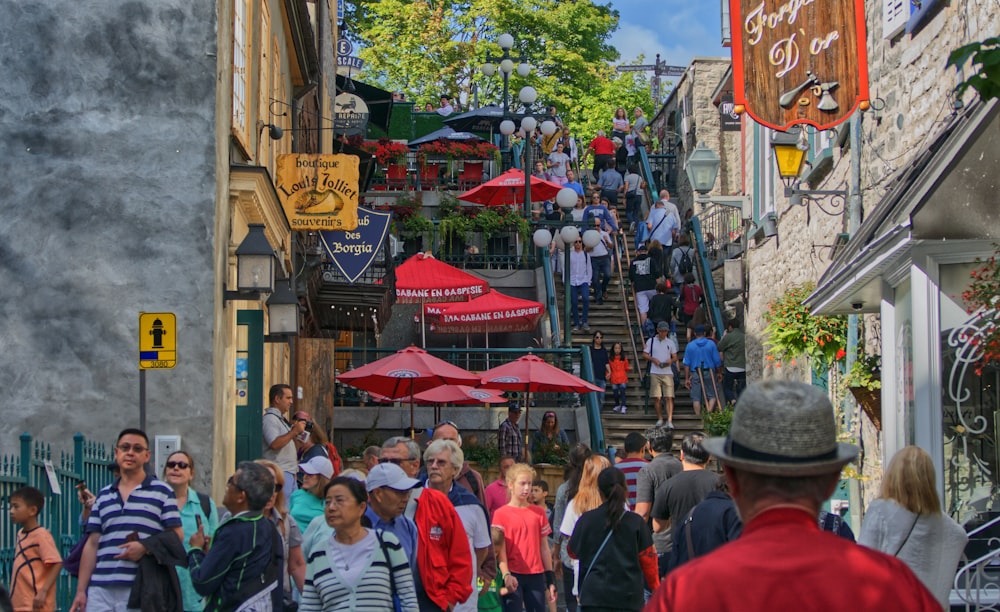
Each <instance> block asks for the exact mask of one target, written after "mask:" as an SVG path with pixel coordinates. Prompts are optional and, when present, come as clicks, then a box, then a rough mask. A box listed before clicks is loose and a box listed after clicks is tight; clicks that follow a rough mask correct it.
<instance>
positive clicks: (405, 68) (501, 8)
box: [345, 0, 652, 134]
mask: <svg viewBox="0 0 1000 612" xmlns="http://www.w3.org/2000/svg"><path fill="white" fill-rule="evenodd" d="M345 10H346V15H345V22H346V23H347V24H348V25H349V32H348V33H347V36H348V38H350V39H351V40H352V41H354V42H357V43H360V47H361V49H360V50H359V51H358V55H359V56H360V57H361V58H362V59H364V61H365V67H364V69H363V70H362V73H361V75H360V78H362V79H363V80H366V81H368V82H372V83H373V84H378V85H379V86H381V87H383V88H385V89H389V90H393V91H401V92H403V93H405V94H406V96H407V98H408V99H411V100H414V101H416V102H417V103H419V104H420V105H423V104H424V103H425V102H433V103H435V105H436V103H437V100H438V98H439V97H440V96H442V95H450V96H453V97H455V98H457V99H459V100H461V101H462V104H463V105H464V106H465V107H469V106H470V105H471V103H472V101H473V99H474V97H478V100H479V103H480V105H485V104H489V103H497V104H499V103H500V102H501V98H502V90H503V81H502V79H501V77H500V75H499V74H497V75H494V76H493V77H486V76H485V75H483V74H482V72H480V70H479V69H480V67H481V66H482V64H483V63H485V61H486V57H487V55H490V56H499V55H501V54H502V50H501V49H500V47H499V46H498V45H497V43H496V40H497V38H498V37H499V36H500V34H502V33H504V32H507V33H510V34H512V35H513V36H514V40H515V45H514V48H513V49H511V54H512V55H514V56H522V55H523V56H524V57H525V58H526V59H527V61H528V63H529V64H531V66H532V72H531V74H530V75H529V76H528V77H526V78H525V77H520V76H518V75H517V73H516V72H515V73H514V74H512V75H511V77H510V96H511V101H512V103H511V108H515V109H516V108H517V106H518V105H519V103H518V102H517V92H518V91H519V90H520V88H521V87H523V86H525V85H531V86H533V87H534V88H535V89H537V90H538V102H536V106H535V107H536V108H540V107H541V106H542V105H555V106H556V108H557V110H558V112H559V115H560V116H561V117H562V118H563V120H564V121H566V122H567V123H568V124H570V126H571V127H573V128H574V129H577V130H580V129H582V130H584V131H582V132H580V133H581V134H589V133H592V131H593V130H594V129H597V127H601V128H604V129H607V128H609V127H610V121H611V117H612V115H613V112H614V109H615V108H616V107H617V106H625V107H626V108H629V109H631V108H632V107H634V106H636V105H637V104H638V105H641V106H643V108H645V109H647V111H648V109H649V108H650V107H651V106H652V104H651V102H650V99H649V81H648V77H647V76H646V75H645V74H643V73H624V74H619V73H615V72H614V69H613V68H612V67H611V63H612V62H615V61H617V60H618V51H617V50H616V49H615V48H614V47H613V46H611V45H610V43H609V42H608V41H609V38H610V36H611V33H612V32H614V31H615V29H617V27H618V12H617V11H615V10H613V9H611V8H610V5H600V4H594V3H591V2H564V1H559V0H463V1H458V2H450V1H444V0H355V1H354V2H353V3H348V4H347V6H346V7H345ZM629 115H630V118H631V110H630V113H629Z"/></svg>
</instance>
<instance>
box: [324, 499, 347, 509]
mask: <svg viewBox="0 0 1000 612" xmlns="http://www.w3.org/2000/svg"><path fill="white" fill-rule="evenodd" d="M351 499H352V498H350V497H334V498H332V499H331V498H329V497H328V498H326V499H325V500H323V504H324V505H325V506H326V507H327V508H334V507H337V506H343V505H344V504H346V503H347V502H349V501H351Z"/></svg>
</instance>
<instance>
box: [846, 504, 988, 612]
mask: <svg viewBox="0 0 1000 612" xmlns="http://www.w3.org/2000/svg"><path fill="white" fill-rule="evenodd" d="M911 526H912V528H913V529H912V532H911V530H910V528H911ZM907 536H909V537H907ZM968 541H969V536H968V535H967V534H966V533H965V530H964V529H962V527H961V526H960V525H959V524H958V523H956V522H955V521H954V520H952V518H951V517H950V516H947V515H945V514H921V515H919V516H918V515H916V514H914V513H912V512H910V511H909V510H907V509H906V508H903V507H902V506H900V505H899V504H897V503H896V502H894V501H892V500H890V499H876V500H875V501H874V502H872V504H871V506H869V507H868V511H867V512H866V513H865V520H864V523H863V524H862V525H861V537H859V538H858V543H859V544H862V545H864V546H867V547H869V548H874V549H875V550H880V551H882V552H884V553H886V554H889V555H896V557H897V558H898V559H899V560H900V561H902V562H903V563H906V565H907V566H909V568H910V569H911V570H913V573H914V574H916V576H917V578H919V579H920V581H921V582H923V583H924V585H925V586H926V587H927V589H928V590H929V591H930V592H931V593H933V594H934V597H936V598H937V600H938V602H939V603H940V604H941V607H942V609H945V610H947V609H948V608H949V605H948V594H949V592H950V591H951V584H952V581H953V580H954V579H955V571H956V570H957V569H958V560H959V559H960V558H961V556H962V551H963V550H965V544H966V542H968Z"/></svg>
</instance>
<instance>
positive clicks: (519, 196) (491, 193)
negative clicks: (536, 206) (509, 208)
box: [458, 169, 562, 206]
mask: <svg viewBox="0 0 1000 612" xmlns="http://www.w3.org/2000/svg"><path fill="white" fill-rule="evenodd" d="M560 189H562V186H560V185H556V184H555V183H550V182H549V181H546V180H544V179H540V178H538V177H536V176H532V177H531V200H532V201H533V202H539V201H541V200H552V199H555V197H556V194H557V193H559V190H560ZM458 199H459V200H465V201H466V202H473V203H475V204H482V205H484V206H503V205H504V204H507V205H510V204H520V203H521V202H523V201H524V172H523V171H521V170H516V169H515V170H508V171H507V172H504V173H503V174H501V175H500V176H498V177H496V178H493V179H490V180H488V181H486V182H485V183H483V184H482V185H480V186H478V187H474V188H473V189H470V190H469V191H466V192H465V193H463V194H462V195H460V196H458Z"/></svg>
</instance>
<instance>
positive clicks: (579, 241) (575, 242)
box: [573, 240, 583, 244]
mask: <svg viewBox="0 0 1000 612" xmlns="http://www.w3.org/2000/svg"><path fill="white" fill-rule="evenodd" d="M573 244H583V240H574V241H573Z"/></svg>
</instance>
